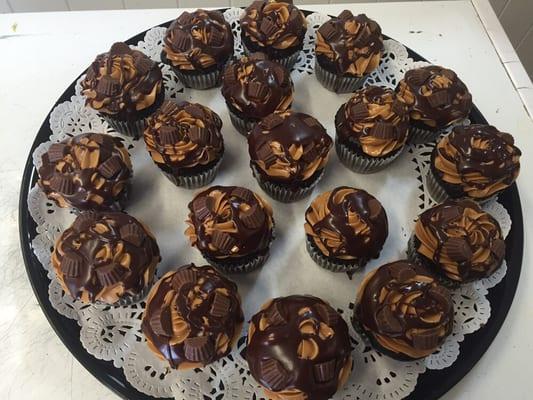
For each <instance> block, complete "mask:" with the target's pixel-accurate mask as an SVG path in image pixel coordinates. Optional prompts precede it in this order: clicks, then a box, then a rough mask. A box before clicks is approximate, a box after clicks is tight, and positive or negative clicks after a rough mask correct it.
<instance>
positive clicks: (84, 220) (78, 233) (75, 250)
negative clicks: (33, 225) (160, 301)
mask: <svg viewBox="0 0 533 400" xmlns="http://www.w3.org/2000/svg"><path fill="white" fill-rule="evenodd" d="M160 260H161V257H160V255H159V248H158V246H157V243H156V241H155V238H154V236H153V235H152V233H150V231H149V230H148V229H147V228H146V227H145V226H144V225H143V224H142V223H140V222H139V221H138V220H136V219H135V218H133V217H132V216H130V215H128V214H126V213H122V212H94V211H85V212H83V213H81V214H80V215H79V216H78V217H77V218H76V219H75V220H74V223H73V224H72V225H71V226H70V228H68V229H67V230H66V231H64V232H63V233H62V234H61V236H60V237H59V239H58V240H57V241H56V243H55V247H54V251H53V252H52V266H53V267H54V271H55V273H56V275H57V278H58V280H59V283H61V286H62V287H63V290H64V291H65V292H66V293H68V294H69V295H71V296H72V297H73V298H75V299H80V300H81V301H82V302H84V303H94V302H102V303H107V304H115V303H116V302H118V301H119V300H120V299H122V298H127V297H128V296H135V295H138V294H140V293H142V291H143V290H144V289H145V288H146V287H149V285H151V283H152V281H153V278H154V272H155V268H156V265H157V264H158V263H159V261H160Z"/></svg>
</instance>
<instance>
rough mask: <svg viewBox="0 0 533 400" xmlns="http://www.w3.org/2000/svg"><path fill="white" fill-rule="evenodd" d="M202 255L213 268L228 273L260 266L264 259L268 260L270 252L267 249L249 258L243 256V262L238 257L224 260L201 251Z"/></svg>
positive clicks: (243, 271) (240, 271)
mask: <svg viewBox="0 0 533 400" xmlns="http://www.w3.org/2000/svg"><path fill="white" fill-rule="evenodd" d="M202 255H203V257H204V258H205V259H206V261H207V262H208V263H209V264H211V265H212V266H213V267H215V268H218V269H219V270H220V271H221V272H223V273H228V274H239V273H245V272H251V271H254V270H256V269H258V268H260V267H262V266H263V264H264V263H265V262H266V260H268V257H269V255H270V252H269V250H267V251H266V253H265V254H257V255H256V256H254V257H252V258H251V259H250V258H248V257H245V258H246V261H244V262H243V261H239V260H238V259H237V260H231V261H229V260H224V259H216V258H212V257H209V256H208V255H207V254H205V253H202Z"/></svg>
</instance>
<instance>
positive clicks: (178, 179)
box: [161, 159, 222, 189]
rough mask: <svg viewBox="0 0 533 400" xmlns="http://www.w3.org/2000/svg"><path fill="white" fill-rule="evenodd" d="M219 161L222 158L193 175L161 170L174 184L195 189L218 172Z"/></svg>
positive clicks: (213, 177) (206, 183)
mask: <svg viewBox="0 0 533 400" xmlns="http://www.w3.org/2000/svg"><path fill="white" fill-rule="evenodd" d="M221 162H222V159H220V160H218V162H217V163H216V164H214V165H213V166H212V167H211V168H209V169H207V170H205V171H202V172H200V173H198V174H195V175H181V176H180V175H174V174H171V173H168V172H166V171H163V170H162V169H161V172H162V173H163V175H165V176H166V177H167V178H168V180H169V181H171V182H172V183H173V184H174V185H176V186H179V187H184V188H186V189H197V188H200V187H202V186H206V185H208V184H210V183H211V182H213V180H214V179H215V177H216V175H217V173H218V169H219V167H220V164H221Z"/></svg>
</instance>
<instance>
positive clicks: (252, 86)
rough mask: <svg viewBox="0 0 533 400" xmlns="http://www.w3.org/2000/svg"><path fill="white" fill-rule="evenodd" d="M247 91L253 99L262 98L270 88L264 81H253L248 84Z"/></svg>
mask: <svg viewBox="0 0 533 400" xmlns="http://www.w3.org/2000/svg"><path fill="white" fill-rule="evenodd" d="M247 92H248V96H250V97H251V98H252V99H257V100H261V99H263V98H264V97H265V96H266V94H267V92H268V88H267V87H266V86H265V85H264V84H263V83H262V82H257V81H252V82H250V83H249V84H248V89H247Z"/></svg>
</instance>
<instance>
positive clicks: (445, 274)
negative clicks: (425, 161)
mask: <svg viewBox="0 0 533 400" xmlns="http://www.w3.org/2000/svg"><path fill="white" fill-rule="evenodd" d="M408 254H409V258H410V259H412V260H415V261H417V262H419V263H420V264H423V265H424V266H426V267H427V268H428V269H429V270H431V271H433V272H435V273H437V274H439V275H440V276H441V277H442V278H443V279H444V281H443V282H445V283H448V284H451V285H452V286H456V285H457V284H460V283H466V282H472V281H475V280H479V279H483V278H487V277H489V276H490V275H492V274H493V273H494V271H496V270H497V269H498V268H500V266H501V265H502V262H503V260H504V257H505V241H504V240H503V235H502V231H501V229H500V225H499V224H498V221H496V220H495V219H494V217H492V215H490V214H489V213H487V212H485V211H483V210H482V209H481V208H480V207H479V205H478V204H477V203H475V202H473V201H472V200H468V199H460V200H447V201H446V202H444V203H442V204H439V205H437V206H435V207H432V208H430V209H428V210H426V211H424V212H423V213H422V214H420V216H419V217H418V220H417V221H416V224H415V231H414V234H413V235H412V236H411V239H410V241H409V249H408Z"/></svg>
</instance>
